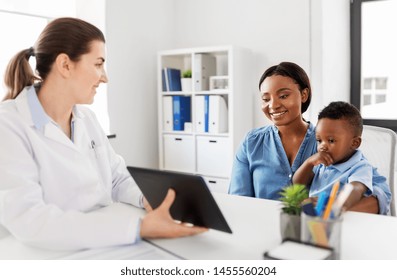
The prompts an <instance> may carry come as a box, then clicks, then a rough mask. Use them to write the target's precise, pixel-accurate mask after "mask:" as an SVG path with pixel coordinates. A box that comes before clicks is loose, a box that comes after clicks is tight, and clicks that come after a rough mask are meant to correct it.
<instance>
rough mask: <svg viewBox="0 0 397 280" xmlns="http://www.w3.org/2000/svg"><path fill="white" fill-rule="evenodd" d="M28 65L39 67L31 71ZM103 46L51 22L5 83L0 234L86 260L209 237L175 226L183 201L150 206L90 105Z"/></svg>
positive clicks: (90, 33)
mask: <svg viewBox="0 0 397 280" xmlns="http://www.w3.org/2000/svg"><path fill="white" fill-rule="evenodd" d="M29 59H35V60H36V69H35V71H33V69H32V68H31V66H30V64H29ZM104 63H105V38H104V35H103V33H102V32H101V31H100V30H99V29H98V28H97V27H95V26H93V25H92V24H90V23H88V22H85V21H83V20H80V19H77V18H58V19H55V20H53V21H51V22H50V23H49V24H48V25H47V26H46V27H45V29H44V30H43V31H42V33H41V34H40V36H39V38H38V39H37V41H36V43H35V44H34V46H33V47H29V46H27V48H26V49H24V50H22V51H20V52H19V53H17V54H16V55H15V56H14V57H13V58H12V59H11V61H10V62H9V64H8V66H7V69H6V73H5V78H4V82H5V86H6V88H7V93H6V96H5V98H4V100H3V101H2V102H1V103H0V137H1V145H0V180H1V181H0V227H4V228H5V229H6V230H7V231H8V232H9V233H10V234H12V235H13V236H14V237H15V238H16V239H17V240H19V241H20V242H22V243H24V244H28V245H31V246H35V247H40V248H48V249H54V250H78V249H90V248H99V247H105V246H115V245H127V244H134V243H136V242H139V241H140V239H141V238H173V237H182V236H189V235H194V234H198V233H202V232H204V231H206V230H207V229H206V228H203V227H197V226H191V225H184V224H178V223H176V222H175V221H174V220H173V219H172V217H171V215H170V213H169V208H170V207H171V205H172V203H173V201H174V198H175V192H174V191H173V190H169V191H168V194H167V196H166V198H165V199H164V201H163V203H162V204H161V205H160V206H159V207H158V208H156V209H154V210H152V209H150V207H146V208H147V209H148V212H147V213H146V215H145V216H143V217H141V215H137V214H136V213H137V212H136V211H132V210H133V208H134V207H140V208H143V207H145V206H147V201H146V199H144V197H143V195H142V193H141V191H140V190H139V188H138V186H137V185H136V183H135V181H134V180H133V179H132V177H131V175H130V173H129V172H128V170H127V168H126V165H125V162H124V160H123V159H122V157H121V156H119V155H117V154H116V153H115V151H114V150H113V149H112V147H111V145H110V143H109V141H108V139H107V136H106V134H105V133H104V132H103V130H102V129H101V127H100V124H99V123H98V121H97V119H96V117H95V115H94V113H93V112H92V111H91V110H90V109H89V108H87V107H85V106H81V104H91V103H92V102H93V100H94V96H95V93H96V89H97V87H98V86H99V85H100V84H101V83H106V82H107V81H108V78H107V76H106V72H105V69H104Z"/></svg>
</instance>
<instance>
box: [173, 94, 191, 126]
mask: <svg viewBox="0 0 397 280" xmlns="http://www.w3.org/2000/svg"><path fill="white" fill-rule="evenodd" d="M190 103H191V97H190V96H179V95H175V96H173V97H172V110H173V114H174V126H173V129H174V130H175V131H183V130H185V122H190V121H191V109H190V108H191V106H190Z"/></svg>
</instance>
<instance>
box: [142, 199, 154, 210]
mask: <svg viewBox="0 0 397 280" xmlns="http://www.w3.org/2000/svg"><path fill="white" fill-rule="evenodd" d="M143 207H144V208H145V210H146V211H147V212H150V211H153V208H152V206H150V204H149V202H148V201H147V199H146V197H143Z"/></svg>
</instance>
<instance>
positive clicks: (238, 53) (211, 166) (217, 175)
mask: <svg viewBox="0 0 397 280" xmlns="http://www.w3.org/2000/svg"><path fill="white" fill-rule="evenodd" d="M203 56H205V57H210V60H212V62H214V61H215V69H214V67H211V69H212V71H210V72H211V73H210V74H211V75H210V76H211V77H213V78H212V80H217V81H215V82H214V83H213V86H214V84H215V85H216V87H217V88H214V89H212V90H209V89H207V88H209V80H210V77H209V76H208V77H205V78H204V79H201V85H202V88H204V90H202V88H200V87H199V86H197V85H196V84H197V83H198V81H199V80H200V77H201V75H200V72H201V70H202V69H200V68H201V67H200V61H204V60H203V59H202V58H201V59H200V57H203ZM250 57H251V56H250V53H249V52H248V51H247V50H244V49H241V48H237V47H234V46H219V47H205V48H192V49H177V50H168V51H161V52H159V53H158V112H159V122H158V123H159V153H160V155H159V159H160V162H159V165H160V169H163V170H172V171H179V172H187V173H193V174H199V175H202V176H203V177H204V179H205V180H206V182H207V184H208V186H209V188H210V189H211V190H212V191H215V192H227V190H228V187H229V179H230V175H231V170H232V164H233V159H234V155H235V152H236V149H237V147H238V146H239V144H240V143H241V141H242V140H243V137H244V136H245V134H246V133H247V132H248V131H249V130H250V129H251V128H252V123H253V113H252V108H253V106H252V96H253V94H252V91H251V89H252V88H253V86H252V85H251V84H250V81H252V75H251V74H250V73H251V71H250V68H249V67H250V61H249V59H250ZM201 66H204V67H205V65H204V63H203V65H201ZM164 68H174V69H179V70H180V71H181V73H182V72H183V71H185V70H188V69H191V70H192V88H191V89H189V90H187V91H163V81H162V70H163V69H164ZM202 72H203V73H204V72H205V70H202ZM214 77H215V78H214ZM201 78H202V77H201ZM216 83H218V84H216ZM174 95H181V96H189V97H191V108H190V112H191V129H188V130H187V131H173V130H170V126H169V125H168V127H167V129H166V128H165V126H166V124H165V117H164V104H163V103H164V100H166V99H165V98H164V97H166V96H174ZM203 95H208V96H210V97H209V98H211V96H221V97H222V98H223V99H224V100H225V101H226V106H227V117H226V118H227V130H226V131H222V132H220V133H209V132H198V131H197V129H198V123H197V122H198V118H197V117H196V113H197V112H196V111H197V110H198V109H197V108H198V102H197V100H198V99H196V97H198V96H203ZM168 102H169V99H168ZM210 102H211V101H210ZM168 116H169V115H168Z"/></svg>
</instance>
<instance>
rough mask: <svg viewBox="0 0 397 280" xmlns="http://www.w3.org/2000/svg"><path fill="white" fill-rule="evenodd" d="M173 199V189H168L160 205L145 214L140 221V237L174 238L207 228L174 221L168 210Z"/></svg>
mask: <svg viewBox="0 0 397 280" xmlns="http://www.w3.org/2000/svg"><path fill="white" fill-rule="evenodd" d="M174 200H175V191H174V190H172V189H169V190H168V193H167V196H166V197H165V199H164V201H163V202H162V203H161V205H160V206H159V207H157V208H156V209H154V210H152V211H150V212H148V213H147V214H146V216H145V217H144V218H143V219H142V223H141V231H140V234H141V237H142V238H174V237H182V236H189V235H195V234H198V233H202V232H205V231H207V230H208V229H207V228H204V227H197V226H191V225H186V224H181V223H177V222H175V221H174V220H173V219H172V217H171V215H170V211H169V210H170V207H171V205H172V203H173V202H174ZM145 208H146V207H145Z"/></svg>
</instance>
